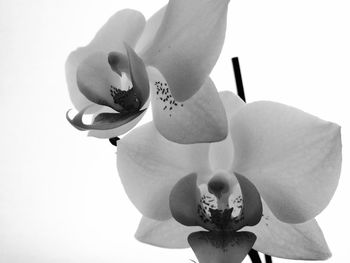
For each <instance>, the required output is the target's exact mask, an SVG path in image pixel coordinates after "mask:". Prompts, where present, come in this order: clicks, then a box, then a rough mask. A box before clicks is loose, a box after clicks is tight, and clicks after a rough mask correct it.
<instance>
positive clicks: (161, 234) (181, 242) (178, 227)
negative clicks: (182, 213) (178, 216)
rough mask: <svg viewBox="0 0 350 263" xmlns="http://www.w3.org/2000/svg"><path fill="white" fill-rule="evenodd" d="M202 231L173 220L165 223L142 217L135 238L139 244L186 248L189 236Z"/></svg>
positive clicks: (199, 228)
mask: <svg viewBox="0 0 350 263" xmlns="http://www.w3.org/2000/svg"><path fill="white" fill-rule="evenodd" d="M200 230H202V228H201V227H189V226H184V225H182V224H180V223H178V222H177V221H176V220H175V219H174V218H170V219H168V220H165V221H158V220H153V219H150V218H147V217H142V219H141V221H140V224H139V227H138V229H137V231H136V234H135V237H136V239H137V240H139V241H140V242H143V243H146V244H149V245H153V246H157V247H163V248H188V247H189V246H190V245H189V244H188V241H187V237H188V235H189V234H191V233H193V232H196V231H200Z"/></svg>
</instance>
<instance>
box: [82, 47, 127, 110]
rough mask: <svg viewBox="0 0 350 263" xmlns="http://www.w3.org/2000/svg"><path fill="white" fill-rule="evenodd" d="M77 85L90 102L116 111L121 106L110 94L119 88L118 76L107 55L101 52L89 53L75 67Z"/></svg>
mask: <svg viewBox="0 0 350 263" xmlns="http://www.w3.org/2000/svg"><path fill="white" fill-rule="evenodd" d="M76 80H77V85H78V88H79V90H80V92H81V93H82V94H83V95H84V96H85V97H86V98H87V99H88V100H89V101H90V104H91V102H94V103H96V104H99V105H104V106H108V107H111V108H112V109H114V110H116V111H121V110H122V108H121V106H120V105H119V104H116V103H115V101H114V98H113V96H112V93H111V92H112V90H113V89H120V88H121V87H120V86H121V81H120V77H119V76H118V75H117V74H116V73H115V72H113V70H112V69H111V67H110V66H109V64H108V55H107V54H106V53H103V52H96V53H92V54H90V55H89V56H88V57H87V58H85V59H84V60H83V61H82V62H81V63H80V64H79V66H78V68H77V76H76Z"/></svg>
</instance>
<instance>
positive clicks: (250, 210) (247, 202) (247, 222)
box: [232, 173, 262, 231]
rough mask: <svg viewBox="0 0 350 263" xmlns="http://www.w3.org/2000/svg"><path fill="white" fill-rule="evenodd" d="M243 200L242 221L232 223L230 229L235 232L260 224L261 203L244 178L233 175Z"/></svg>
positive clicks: (256, 192) (253, 188)
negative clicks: (244, 227)
mask: <svg viewBox="0 0 350 263" xmlns="http://www.w3.org/2000/svg"><path fill="white" fill-rule="evenodd" d="M235 176H236V178H237V181H238V183H239V187H240V190H241V194H242V199H243V208H242V211H241V215H242V220H239V221H238V222H234V223H233V224H232V228H233V229H234V230H235V231H236V230H239V229H241V228H242V227H243V226H254V225H256V224H257V223H259V222H260V219H261V216H262V203H261V198H260V195H259V192H258V190H257V189H256V187H255V186H254V185H253V184H252V183H251V182H250V181H249V180H248V179H247V178H245V177H244V176H242V175H240V174H237V173H236V174H235Z"/></svg>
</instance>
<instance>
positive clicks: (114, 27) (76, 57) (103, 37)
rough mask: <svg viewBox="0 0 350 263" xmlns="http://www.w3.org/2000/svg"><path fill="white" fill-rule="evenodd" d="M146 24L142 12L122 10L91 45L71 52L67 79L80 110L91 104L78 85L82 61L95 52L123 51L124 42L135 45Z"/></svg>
mask: <svg viewBox="0 0 350 263" xmlns="http://www.w3.org/2000/svg"><path fill="white" fill-rule="evenodd" d="M125 25H127V26H125ZM144 26H145V18H144V17H143V15H142V14H141V13H140V12H138V11H135V10H129V9H126V10H121V11H119V12H117V13H116V14H114V15H113V16H112V17H111V18H110V19H109V20H108V21H107V23H106V24H105V25H104V26H103V27H102V28H101V29H100V31H99V32H98V33H97V34H96V36H95V37H94V39H93V40H92V41H91V43H90V44H89V45H87V46H86V47H82V48H78V49H77V50H75V51H73V52H72V53H70V54H69V56H68V58H67V61H66V65H65V70H66V81H67V85H68V91H69V95H70V98H71V100H72V103H73V104H74V106H75V108H76V109H77V110H78V111H80V110H82V109H83V108H85V107H86V106H88V105H89V104H91V102H89V100H88V99H86V98H85V96H83V95H82V94H81V92H80V91H79V89H78V86H77V79H76V72H77V67H78V66H79V65H80V63H81V62H82V61H83V60H84V59H86V58H87V57H88V56H89V55H91V54H92V53H95V52H101V51H102V52H105V53H109V52H111V51H123V50H124V42H126V43H128V44H129V45H130V46H132V47H133V46H135V43H136V41H137V40H138V38H139V36H140V35H141V33H142V31H143V29H144Z"/></svg>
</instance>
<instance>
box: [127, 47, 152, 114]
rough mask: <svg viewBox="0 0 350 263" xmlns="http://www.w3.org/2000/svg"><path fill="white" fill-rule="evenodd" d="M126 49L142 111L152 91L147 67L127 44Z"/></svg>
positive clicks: (131, 75) (132, 80) (133, 83)
mask: <svg viewBox="0 0 350 263" xmlns="http://www.w3.org/2000/svg"><path fill="white" fill-rule="evenodd" d="M125 48H126V52H127V55H128V62H129V71H130V77H131V82H132V85H133V87H132V88H133V90H134V92H135V94H136V97H137V98H138V99H139V100H140V106H139V108H140V109H141V108H142V107H143V106H144V105H145V103H146V101H147V100H148V97H149V89H150V87H149V80H148V75H147V71H146V66H145V64H144V63H143V61H142V59H141V58H140V57H139V56H138V55H137V54H136V53H135V51H134V50H133V49H132V48H131V47H130V46H128V45H127V44H126V45H125Z"/></svg>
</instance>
